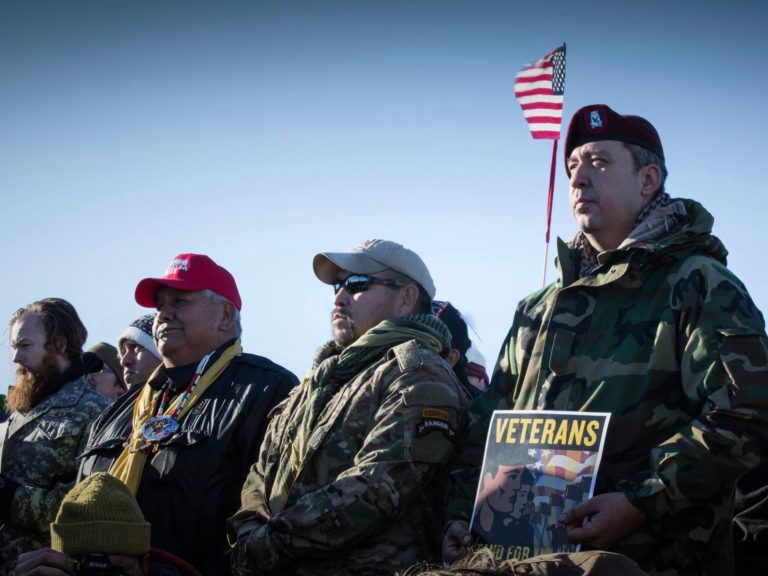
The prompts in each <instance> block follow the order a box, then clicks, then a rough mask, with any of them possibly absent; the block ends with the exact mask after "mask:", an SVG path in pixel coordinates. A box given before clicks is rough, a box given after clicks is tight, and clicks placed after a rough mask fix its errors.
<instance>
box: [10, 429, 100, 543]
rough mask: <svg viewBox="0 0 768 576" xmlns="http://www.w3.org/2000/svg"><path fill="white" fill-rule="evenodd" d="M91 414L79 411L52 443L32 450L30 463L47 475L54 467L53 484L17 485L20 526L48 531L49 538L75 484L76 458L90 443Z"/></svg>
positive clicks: (15, 518)
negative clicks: (88, 438) (63, 502)
mask: <svg viewBox="0 0 768 576" xmlns="http://www.w3.org/2000/svg"><path fill="white" fill-rule="evenodd" d="M89 416H90V415H88V414H79V415H78V416H77V417H73V419H72V421H70V422H67V423H65V425H64V426H63V427H62V432H61V433H60V434H61V435H60V436H59V437H57V438H54V439H53V441H52V443H51V445H50V446H47V445H46V443H45V442H40V445H38V446H35V450H34V453H31V454H30V461H29V462H28V463H27V464H28V465H29V466H39V467H40V470H41V471H42V476H45V475H46V472H45V470H49V471H50V474H49V475H48V478H46V480H47V482H49V485H48V486H45V487H41V486H37V485H31V484H21V485H19V487H18V488H17V489H16V491H15V493H14V495H13V502H12V505H11V522H12V523H13V524H15V525H16V526H18V527H19V528H21V529H23V530H28V531H30V532H36V533H38V534H41V535H44V536H45V538H44V539H47V535H48V534H49V530H50V524H51V522H53V521H54V520H55V518H56V514H57V512H58V511H59V506H60V504H61V501H62V500H63V499H64V496H66V494H67V492H69V491H70V490H71V489H72V487H73V486H74V485H75V477H76V475H77V463H76V460H75V458H76V457H77V455H78V454H80V453H81V452H82V451H83V449H84V447H85V445H86V442H87V437H88V430H89V428H90V417H89ZM42 476H41V477H42Z"/></svg>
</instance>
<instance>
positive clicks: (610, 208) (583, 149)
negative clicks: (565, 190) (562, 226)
mask: <svg viewBox="0 0 768 576" xmlns="http://www.w3.org/2000/svg"><path fill="white" fill-rule="evenodd" d="M568 168H569V170H570V171H571V179H570V196H569V203H570V207H571V212H572V213H573V217H574V218H575V219H576V223H577V225H578V226H579V229H580V230H581V231H582V232H584V233H585V234H586V235H587V237H588V238H589V240H590V243H592V245H593V246H594V247H595V248H597V249H598V250H599V251H603V250H609V249H613V248H616V247H618V246H619V244H621V242H622V241H623V240H624V239H625V238H626V237H627V236H629V233H630V232H631V231H632V228H633V227H634V222H635V219H636V218H637V216H638V215H639V214H640V212H641V211H642V209H643V207H644V206H645V204H647V199H646V198H645V197H644V196H643V194H642V191H643V175H644V171H643V170H639V171H638V170H635V166H634V162H633V160H632V154H631V153H630V152H629V150H627V148H626V147H625V146H624V144H622V143H621V142H616V141H614V140H601V141H598V142H588V143H586V144H583V145H581V146H578V147H577V148H574V149H573V151H572V152H571V155H570V156H569V158H568Z"/></svg>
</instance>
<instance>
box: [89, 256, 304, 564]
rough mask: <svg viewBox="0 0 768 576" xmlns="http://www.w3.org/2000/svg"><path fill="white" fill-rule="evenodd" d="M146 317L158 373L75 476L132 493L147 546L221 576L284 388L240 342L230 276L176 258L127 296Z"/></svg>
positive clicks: (95, 437)
mask: <svg viewBox="0 0 768 576" xmlns="http://www.w3.org/2000/svg"><path fill="white" fill-rule="evenodd" d="M136 302H137V303H138V304H139V305H141V306H146V307H151V308H156V309H157V314H156V316H155V322H154V328H153V332H154V336H155V339H156V341H157V348H158V350H159V351H160V354H161V355H162V357H163V364H162V366H161V367H160V368H159V369H158V370H157V371H156V372H155V373H154V374H153V376H152V377H151V378H150V379H149V381H148V382H147V383H146V384H145V385H144V386H133V387H132V388H131V389H130V390H129V391H128V392H127V393H126V394H125V395H124V396H122V397H121V398H119V399H118V400H117V401H116V402H115V403H114V404H113V405H112V406H111V407H110V408H109V410H107V411H106V412H105V413H104V414H103V415H102V417H100V418H99V419H98V421H97V422H96V423H95V424H94V427H93V431H92V433H91V435H90V438H89V441H88V446H87V448H86V450H85V453H84V454H83V456H82V460H81V466H80V476H81V477H83V476H89V475H90V474H92V473H94V472H99V471H108V472H109V473H110V474H112V475H114V476H116V477H117V478H119V479H121V480H122V481H123V482H124V483H125V484H126V485H127V486H128V488H129V489H130V490H131V492H132V493H133V494H135V495H136V499H137V500H138V502H139V506H140V507H141V509H142V511H143V512H144V515H145V516H146V518H147V521H149V522H150V523H151V524H152V527H153V529H152V545H153V546H154V547H158V548H162V549H164V550H167V551H169V552H171V553H173V554H175V555H177V556H179V557H181V558H182V559H184V560H186V561H187V562H189V563H191V564H192V565H194V566H195V567H197V568H199V569H200V571H201V572H202V573H204V574H205V575H206V576H212V575H217V574H225V573H227V571H228V569H227V564H226V561H225V560H224V558H223V556H224V554H225V552H226V550H227V548H228V546H227V542H226V518H227V517H229V516H230V515H231V514H233V513H234V512H235V511H236V510H237V506H238V502H239V497H240V488H241V487H242V485H243V482H244V481H245V477H246V475H247V474H248V469H249V467H250V465H251V464H252V463H253V462H254V461H255V460H256V457H257V456H258V449H259V444H260V442H261V438H262V436H263V433H264V427H265V423H266V419H267V414H268V413H269V411H270V410H271V409H272V407H273V406H275V405H276V404H277V403H279V402H280V401H281V400H283V399H284V398H285V397H286V396H287V394H288V392H289V391H290V389H291V388H293V386H294V384H295V382H296V379H295V377H294V376H293V374H291V373H290V372H288V371H287V370H285V369H284V368H282V367H280V366H278V365H276V364H274V363H273V362H271V361H269V360H267V359H266V358H262V357H260V356H254V355H252V354H246V353H244V352H243V350H242V347H241V345H240V332H241V329H240V308H241V299H240V293H239V291H238V289H237V285H236V283H235V279H234V278H233V276H232V275H231V274H230V273H229V272H228V271H227V270H226V269H224V268H222V267H221V266H219V265H218V264H216V263H215V262H214V261H213V260H212V259H210V258H209V257H208V256H204V255H201V254H180V255H178V256H177V257H176V258H174V259H173V261H172V262H171V264H170V265H169V267H168V269H167V270H166V272H165V274H164V275H163V276H162V277H160V278H145V279H144V280H142V281H141V282H139V284H138V286H137V287H136Z"/></svg>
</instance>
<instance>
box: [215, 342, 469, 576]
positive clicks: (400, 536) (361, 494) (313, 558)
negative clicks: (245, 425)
mask: <svg viewBox="0 0 768 576" xmlns="http://www.w3.org/2000/svg"><path fill="white" fill-rule="evenodd" d="M309 379H310V378H307V379H305V380H304V382H303V383H302V384H301V385H300V386H299V387H298V388H297V389H295V390H294V391H293V392H292V394H291V396H290V397H289V398H287V399H286V401H284V402H283V403H282V404H281V405H280V406H278V407H277V408H276V409H275V411H274V412H273V415H272V420H271V421H270V425H269V428H268V431H267V435H266V437H265V440H264V442H263V443H262V447H261V454H260V457H259V460H258V462H257V463H256V464H255V465H254V466H253V467H252V469H251V472H250V474H249V476H248V479H247V481H246V483H245V486H244V487H243V493H242V507H241V509H240V511H239V512H238V513H237V514H236V515H235V516H234V517H233V518H232V519H230V535H231V540H233V539H234V538H235V537H236V538H237V543H236V545H235V548H234V550H233V551H232V554H233V557H232V568H233V573H234V574H237V575H239V576H245V575H248V576H251V575H255V574H286V575H287V574H295V575H306V574H313V575H341V576H343V575H346V574H349V575H352V574H367V575H377V574H382V575H383V574H386V575H392V574H394V572H395V571H396V570H397V569H402V568H405V567H407V566H410V565H412V564H414V563H415V562H417V561H422V560H426V559H428V558H432V559H436V558H437V556H438V555H439V540H440V538H441V535H442V525H443V519H444V508H441V504H440V503H441V502H444V500H445V496H446V493H447V486H448V476H447V464H448V462H449V461H450V460H451V458H452V457H453V455H454V450H455V438H456V435H457V434H458V433H460V432H461V431H462V430H463V429H464V427H465V426H466V409H467V404H468V397H467V396H466V394H465V392H464V391H463V390H462V388H461V385H460V384H459V383H458V381H457V380H456V378H455V376H454V375H453V371H452V370H451V368H450V367H449V366H448V365H447V364H446V363H445V362H444V361H443V360H442V358H440V357H439V356H438V355H437V354H436V353H435V352H433V351H431V350H428V349H425V348H422V347H421V346H419V345H418V344H416V342H415V341H414V340H409V341H407V342H405V343H402V344H398V345H396V346H393V347H392V348H390V349H389V350H386V349H385V350H384V356H383V357H380V358H379V359H378V360H369V362H368V365H367V366H362V367H361V370H360V371H359V372H358V373H357V374H356V375H355V376H353V377H352V378H351V379H350V380H349V381H348V382H347V383H345V384H344V385H342V386H341V387H340V388H339V391H338V392H337V393H336V394H335V395H334V396H332V397H331V398H330V399H329V401H328V402H327V404H326V405H325V407H324V409H323V410H322V412H321V413H320V415H319V417H318V420H317V426H316V427H315V428H314V431H313V432H312V433H311V434H310V436H309V439H308V449H307V455H306V457H305V458H304V459H303V462H302V465H301V467H300V469H299V471H298V473H297V476H296V479H295V481H294V482H293V483H292V484H291V486H290V489H289V493H288V499H287V502H286V505H285V507H284V509H283V510H282V511H280V512H278V513H273V511H271V510H270V507H269V502H270V499H271V497H272V493H271V492H272V489H273V487H274V485H275V475H276V472H277V470H278V467H279V463H280V457H281V453H283V452H284V448H285V446H287V445H288V444H289V443H290V442H291V438H289V437H287V436H288V435H287V431H288V430H291V429H295V426H293V425H292V422H291V421H292V418H293V417H294V416H295V414H296V413H297V411H298V408H299V405H300V403H301V402H303V401H304V400H305V398H306V397H307V393H306V392H307V390H306V386H307V382H308V380H309Z"/></svg>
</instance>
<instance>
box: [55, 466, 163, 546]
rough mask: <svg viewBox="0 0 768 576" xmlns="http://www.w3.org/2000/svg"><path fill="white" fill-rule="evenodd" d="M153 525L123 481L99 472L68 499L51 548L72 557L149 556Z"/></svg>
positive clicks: (65, 498)
mask: <svg viewBox="0 0 768 576" xmlns="http://www.w3.org/2000/svg"><path fill="white" fill-rule="evenodd" d="M149 529H150V525H149V523H148V522H147V521H145V520H144V515H143V514H142V513H141V509H140V508H139V504H138V503H137V502H136V498H134V496H133V494H131V491H130V490H129V489H128V487H127V486H126V485H125V484H123V483H122V482H121V481H120V480H118V479H117V478H115V477H114V476H110V475H109V474H107V473H106V472H98V473H96V474H93V475H92V476H89V477H88V478H86V479H85V480H83V481H82V482H80V484H77V485H76V486H75V487H74V488H72V490H70V492H69V493H68V494H67V495H66V496H65V497H64V500H62V502H61V507H60V508H59V513H58V514H57V515H56V521H55V522H54V523H52V524H51V548H53V549H54V550H56V551H58V552H63V553H64V554H67V555H68V556H72V557H78V556H82V555H83V554H89V553H92V552H93V553H99V554H125V555H129V556H143V555H144V554H147V553H148V552H149Z"/></svg>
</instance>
